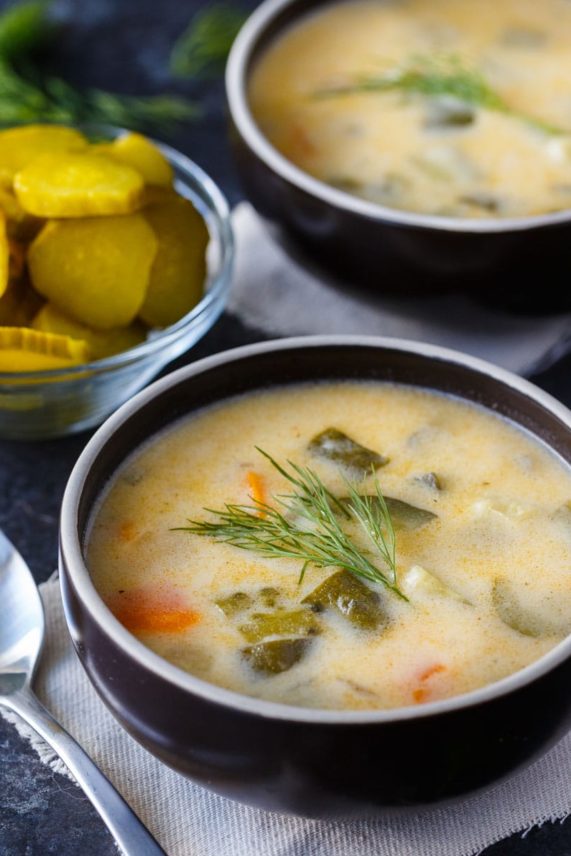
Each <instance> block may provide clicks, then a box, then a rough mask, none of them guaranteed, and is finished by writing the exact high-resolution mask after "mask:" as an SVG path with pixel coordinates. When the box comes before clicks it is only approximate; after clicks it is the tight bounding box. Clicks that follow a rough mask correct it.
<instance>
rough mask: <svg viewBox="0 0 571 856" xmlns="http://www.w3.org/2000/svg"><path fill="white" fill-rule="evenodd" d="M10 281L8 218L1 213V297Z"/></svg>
mask: <svg viewBox="0 0 571 856" xmlns="http://www.w3.org/2000/svg"><path fill="white" fill-rule="evenodd" d="M9 279H10V244H9V242H8V234H7V232H6V218H5V216H4V214H2V212H1V211H0V297H2V295H3V294H4V292H5V291H6V289H7V288H8V281H9Z"/></svg>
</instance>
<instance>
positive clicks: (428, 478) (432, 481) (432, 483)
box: [414, 473, 442, 491]
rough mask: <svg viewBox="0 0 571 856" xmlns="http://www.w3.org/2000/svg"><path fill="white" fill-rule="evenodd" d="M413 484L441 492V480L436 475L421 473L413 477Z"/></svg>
mask: <svg viewBox="0 0 571 856" xmlns="http://www.w3.org/2000/svg"><path fill="white" fill-rule="evenodd" d="M414 480H415V482H418V484H421V485H422V486H423V487H428V488H430V490H438V491H440V490H442V479H441V478H440V477H439V476H437V475H436V473H422V474H421V475H419V476H415V477H414Z"/></svg>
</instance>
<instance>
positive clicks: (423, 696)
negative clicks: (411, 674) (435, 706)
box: [412, 663, 446, 704]
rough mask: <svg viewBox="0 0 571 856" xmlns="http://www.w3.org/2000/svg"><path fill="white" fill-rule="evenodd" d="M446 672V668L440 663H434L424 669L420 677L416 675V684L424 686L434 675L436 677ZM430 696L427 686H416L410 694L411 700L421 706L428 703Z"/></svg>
mask: <svg viewBox="0 0 571 856" xmlns="http://www.w3.org/2000/svg"><path fill="white" fill-rule="evenodd" d="M445 671H446V666H444V665H443V664H442V663H435V664H434V665H432V666H429V667H428V668H427V669H424V670H423V671H422V672H421V673H420V675H418V682H419V683H420V684H426V682H427V681H430V679H431V678H432V677H434V675H438V674H440V673H441V672H445ZM430 694H431V690H430V687H429V686H428V687H427V686H417V687H416V689H414V690H413V692H412V698H413V701H414V703H415V704H423V702H425V701H428V699H429V697H430Z"/></svg>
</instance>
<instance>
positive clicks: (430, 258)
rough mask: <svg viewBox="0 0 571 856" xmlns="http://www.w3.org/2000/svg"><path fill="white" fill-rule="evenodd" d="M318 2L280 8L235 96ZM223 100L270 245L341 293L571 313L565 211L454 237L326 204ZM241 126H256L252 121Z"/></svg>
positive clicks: (382, 214)
mask: <svg viewBox="0 0 571 856" xmlns="http://www.w3.org/2000/svg"><path fill="white" fill-rule="evenodd" d="M326 2H328V0H309V2H308V0H291V2H289V3H287V4H286V5H285V6H284V5H283V4H282V6H281V7H280V8H279V10H278V11H277V12H276V14H275V16H273V17H272V18H271V19H270V20H268V22H267V23H266V25H265V26H263V27H262V28H261V29H260V30H259V32H258V34H257V36H256V37H254V40H253V41H252V42H251V44H250V45H249V46H248V48H247V51H248V53H247V57H246V59H245V62H244V64H243V66H242V67H243V69H244V77H243V79H242V80H239V81H237V86H238V88H239V89H240V91H241V92H242V93H244V94H246V93H247V85H248V76H249V73H250V71H251V69H252V67H253V66H254V65H255V63H256V60H257V58H258V57H259V56H260V54H261V53H262V52H263V51H264V49H265V48H266V47H267V46H268V45H269V44H270V43H271V41H272V39H273V38H274V37H275V36H276V35H277V34H278V33H279V32H281V31H282V30H283V29H284V28H285V27H287V26H288V25H289V24H291V23H292V22H293V21H294V20H296V19H297V18H299V16H300V15H303V14H306V13H307V12H308V11H310V10H311V9H313V8H317V7H318V6H321V5H323V4H324V3H326ZM229 68H231V66H230V67H229ZM227 91H228V96H229V110H230V117H231V129H230V137H231V141H232V145H233V150H234V154H235V161H236V165H237V168H238V173H239V175H240V178H241V181H242V185H243V188H244V191H245V194H246V196H247V197H248V199H249V200H250V201H251V202H252V204H253V205H254V206H255V208H256V209H257V211H258V212H259V213H260V214H261V215H262V217H263V218H264V219H265V220H266V222H267V223H268V225H269V226H270V230H271V231H272V233H273V235H274V236H275V237H276V238H277V239H278V241H280V242H281V243H282V244H284V246H285V248H286V250H287V251H288V252H290V253H291V254H292V255H294V256H296V257H298V258H299V259H300V261H301V262H302V263H303V264H305V265H306V266H309V267H311V268H315V269H316V270H317V272H318V273H325V274H326V275H327V276H328V277H330V278H333V279H334V280H336V281H337V282H339V283H341V284H345V286H346V287H347V286H351V287H352V286H355V285H357V286H361V287H365V288H367V289H373V290H375V291H378V292H379V293H385V294H394V295H399V294H400V295H428V294H433V293H444V292H450V291H452V292H459V291H462V292H466V293H472V294H475V295H476V296H477V297H479V298H482V299H484V300H490V301H492V302H494V303H498V302H499V303H502V302H503V303H506V304H507V305H508V306H513V307H518V306H519V307H521V308H524V309H525V308H529V307H537V306H540V307H543V308H545V309H546V308H548V307H551V308H554V307H555V308H558V307H559V308H567V307H569V306H571V297H570V296H569V289H568V288H567V282H568V279H569V273H570V271H571V261H570V259H569V245H570V242H571V212H569V217H567V218H565V219H564V220H562V221H560V222H559V221H558V222H546V223H545V224H542V225H533V226H531V225H530V226H529V227H525V226H524V227H523V228H522V226H521V225H519V226H515V227H514V228H509V227H505V225H504V226H502V225H501V226H500V228H499V229H497V228H491V229H489V230H484V231H480V230H479V229H480V226H481V221H480V226H475V227H474V229H473V230H464V229H460V230H456V229H454V228H452V229H451V228H447V227H445V226H439V225H419V223H415V215H414V214H412V215H411V217H410V218H409V222H404V223H403V222H399V217H400V214H401V213H402V212H395V214H397V218H396V219H393V218H392V217H391V212H390V211H389V210H387V209H383V208H381V207H380V206H379V207H378V213H376V214H375V215H374V216H371V215H370V214H367V213H365V212H359V211H356V210H354V209H353V208H351V207H344V206H342V205H336V204H332V203H331V202H330V201H327V200H326V199H324V198H322V197H320V196H319V195H316V194H314V193H313V192H308V191H307V190H306V189H305V188H304V186H303V183H297V182H295V181H292V180H289V179H288V177H286V176H285V174H284V173H282V172H281V171H280V170H279V168H278V169H276V168H275V164H276V158H277V160H278V161H279V160H281V159H282V156H281V155H279V154H278V153H277V152H276V153H275V156H276V157H272V159H271V161H268V160H266V159H265V158H264V157H262V156H260V153H259V151H257V150H256V147H255V146H253V145H252V142H251V140H252V136H251V134H248V133H245V132H244V124H243V122H238V121H235V117H236V115H237V113H238V111H237V110H235V105H234V103H233V97H232V94H231V92H230V87H227ZM246 121H247V124H248V125H250V124H251V125H253V126H254V127H255V121H254V119H253V117H250V118H249V119H248V120H246ZM416 219H418V220H419V221H421V220H422V217H420V218H416ZM431 219H434V218H431ZM495 222H498V221H495ZM539 284H541V285H539Z"/></svg>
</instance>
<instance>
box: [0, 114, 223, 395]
mask: <svg viewBox="0 0 571 856" xmlns="http://www.w3.org/2000/svg"><path fill="white" fill-rule="evenodd" d="M84 130H86V133H88V132H89V130H91V131H93V132H95V133H97V132H99V133H103V134H105V136H109V137H110V138H111V139H116V138H119V137H122V136H124V135H125V134H129V133H131V131H129V129H128V128H119V127H115V126H110V125H101V126H93V127H92V128H89V129H87V128H86V129H84ZM146 139H147V140H149V141H150V142H152V143H153V144H154V145H155V146H156V147H157V148H158V149H159V150H160V151H161V152H162V153H163V154H164V155H165V157H166V159H167V160H168V161H169V163H170V164H171V166H174V167H175V169H178V170H179V171H180V173H181V180H182V181H183V182H185V183H186V184H188V186H189V189H190V191H191V192H193V193H196V190H195V189H194V187H193V185H194V184H196V185H197V186H199V187H200V188H201V189H202V190H203V191H204V192H205V194H206V197H207V199H208V211H209V213H211V214H212V215H213V222H214V223H215V224H216V226H215V229H214V230H212V231H211V230H210V229H209V235H210V240H213V239H214V240H215V241H216V242H217V243H218V244H219V247H220V260H219V264H218V269H217V270H216V272H215V274H214V275H213V276H207V279H206V283H207V284H208V285H209V288H208V290H207V291H206V292H205V294H204V296H203V297H202V299H201V300H200V301H199V302H198V303H197V304H196V306H194V307H193V308H192V309H191V310H190V312H187V313H186V315H183V316H182V318H179V320H178V321H176V322H175V323H174V324H171V325H170V326H169V327H165V328H162V329H160V330H159V332H157V333H156V334H154V335H151V337H150V338H149V339H146V340H145V341H144V342H141V343H140V344H138V345H135V346H134V347H133V348H127V350H125V351H120V352H119V353H117V354H113V355H112V356H110V357H104V358H103V359H99V360H92V361H91V362H89V363H81V364H80V365H77V366H70V367H66V368H58V369H43V370H40V371H28V372H0V386H6V387H7V388H8V387H9V388H10V390H14V389H16V388H18V387H19V386H20V385H25V386H26V389H27V391H29V390H30V386H31V384H38V383H42V382H48V383H53V382H54V381H58V380H59V381H62V382H66V381H74V380H76V379H82V378H84V377H85V375H86V374H89V375H90V376H93V375H97V374H105V373H106V372H107V371H109V370H114V369H119V368H122V367H124V366H128V365H130V364H132V363H136V362H138V361H139V360H140V359H142V358H145V357H149V356H152V355H153V354H155V353H157V352H159V351H162V350H163V348H168V347H169V345H171V344H173V343H175V342H177V341H178V339H179V338H180V337H182V336H184V334H185V333H187V332H188V330H189V329H191V328H192V327H193V325H194V324H195V322H197V321H198V319H199V318H202V317H203V316H204V315H207V314H208V313H209V311H210V310H211V309H212V308H213V307H216V306H217V305H218V303H219V301H220V300H221V299H222V298H224V296H225V294H227V293H228V291H229V288H230V281H231V276H232V267H233V264H234V253H235V238H234V231H233V227H232V219H231V212H230V206H229V204H228V201H227V199H226V197H225V195H224V194H223V192H222V191H221V190H220V188H219V187H218V185H217V184H216V182H215V181H214V180H213V179H212V178H210V176H209V175H208V173H206V172H205V171H204V170H203V169H202V167H200V166H198V164H197V163H195V161H193V160H191V158H189V157H187V156H186V155H184V154H183V153H182V152H179V151H178V149H175V148H173V147H172V146H169V145H168V144H167V143H163V142H161V141H160V140H156V139H154V138H153V137H149V136H147V137H146ZM175 181H176V178H175ZM182 195H184V194H182Z"/></svg>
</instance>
